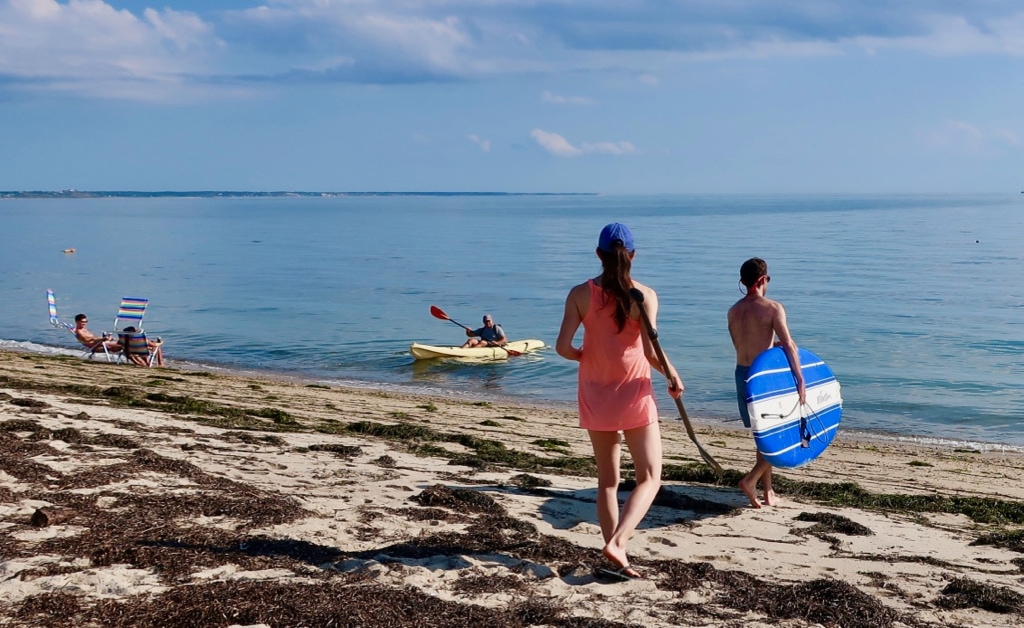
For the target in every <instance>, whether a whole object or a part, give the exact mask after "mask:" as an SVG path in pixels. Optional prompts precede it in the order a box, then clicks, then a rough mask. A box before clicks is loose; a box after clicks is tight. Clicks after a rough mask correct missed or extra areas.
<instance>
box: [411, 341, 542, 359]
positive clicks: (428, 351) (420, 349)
mask: <svg viewBox="0 0 1024 628" xmlns="http://www.w3.org/2000/svg"><path fill="white" fill-rule="evenodd" d="M543 347H544V341H543V340H514V341H512V342H509V343H507V344H506V345H505V347H467V348H465V349H464V348H462V347H438V346H434V345H424V344H420V343H418V342H414V343H412V346H411V347H409V353H411V354H412V357H414V358H416V359H417V360H429V359H431V358H483V359H491V360H504V359H505V358H507V357H509V351H506V348H507V349H510V350H511V351H512V352H513V353H529V352H531V351H536V350H537V349H541V348H543Z"/></svg>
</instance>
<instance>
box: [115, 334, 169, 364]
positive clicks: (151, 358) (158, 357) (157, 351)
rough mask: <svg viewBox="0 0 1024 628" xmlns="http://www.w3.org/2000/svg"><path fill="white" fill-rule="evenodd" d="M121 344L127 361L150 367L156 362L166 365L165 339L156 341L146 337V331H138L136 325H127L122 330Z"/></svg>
mask: <svg viewBox="0 0 1024 628" xmlns="http://www.w3.org/2000/svg"><path fill="white" fill-rule="evenodd" d="M121 346H122V347H123V350H124V359H125V361H126V362H131V363H132V364H134V365H135V366H144V367H147V368H149V367H151V366H153V363H154V362H156V365H157V366H163V365H164V351H163V340H161V339H160V338H157V339H156V341H155V342H154V341H151V340H149V339H148V338H146V332H143V331H138V330H137V329H135V328H134V327H125V328H124V331H123V332H121Z"/></svg>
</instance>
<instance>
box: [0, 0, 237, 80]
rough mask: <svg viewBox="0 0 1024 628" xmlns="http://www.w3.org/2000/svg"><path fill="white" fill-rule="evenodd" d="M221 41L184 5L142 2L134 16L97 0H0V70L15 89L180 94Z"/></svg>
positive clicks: (201, 69) (210, 28)
mask: <svg viewBox="0 0 1024 628" xmlns="http://www.w3.org/2000/svg"><path fill="white" fill-rule="evenodd" d="M222 45H223V43H222V42H221V41H219V40H218V39H217V37H216V36H215V34H214V32H213V29H212V27H211V26H210V25H209V24H207V23H205V22H203V21H202V20H200V19H199V18H198V17H196V16H195V15H194V14H191V13H187V12H180V11H174V10H171V9H164V10H163V11H156V10H153V9H146V10H145V11H144V13H143V17H142V19H140V18H138V17H136V16H135V15H133V14H132V13H131V12H129V11H126V10H116V9H114V8H113V7H112V6H110V5H109V4H106V3H104V2H101V1H100V0H70V1H69V2H68V3H66V4H61V3H58V2H56V1H54V0H3V1H0V77H3V78H5V79H7V81H8V82H9V83H10V84H13V85H18V86H20V87H21V88H22V89H44V88H50V89H55V90H60V91H72V92H81V93H86V94H89V95H93V96H99V97H110V98H137V99H161V98H163V97H165V96H167V95H168V94H169V93H172V92H174V93H177V94H178V96H179V97H181V96H182V95H184V94H183V92H184V90H185V87H183V85H184V84H186V83H188V82H189V81H190V78H189V77H190V76H194V75H196V74H202V73H203V72H204V71H207V70H209V66H208V65H207V64H206V60H207V58H208V55H209V54H210V53H211V51H216V50H218V49H219V48H221V47H222ZM196 87H198V86H196Z"/></svg>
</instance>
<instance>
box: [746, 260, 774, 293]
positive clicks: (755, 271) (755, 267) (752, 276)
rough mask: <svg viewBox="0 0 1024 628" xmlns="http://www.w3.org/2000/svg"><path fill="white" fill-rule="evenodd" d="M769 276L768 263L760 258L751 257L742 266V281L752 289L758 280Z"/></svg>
mask: <svg viewBox="0 0 1024 628" xmlns="http://www.w3.org/2000/svg"><path fill="white" fill-rule="evenodd" d="M767 274H768V262H766V261H764V260H763V259H761V258H760V257H751V258H750V259H748V260H747V261H745V262H743V265H742V266H740V281H741V282H743V285H744V286H746V287H748V288H750V287H751V286H753V285H754V284H755V283H757V280H758V279H760V278H761V277H764V276H765V275H767Z"/></svg>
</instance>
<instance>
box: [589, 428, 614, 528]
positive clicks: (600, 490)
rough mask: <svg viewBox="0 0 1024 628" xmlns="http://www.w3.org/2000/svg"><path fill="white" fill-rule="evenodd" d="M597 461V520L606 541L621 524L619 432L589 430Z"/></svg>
mask: <svg viewBox="0 0 1024 628" xmlns="http://www.w3.org/2000/svg"><path fill="white" fill-rule="evenodd" d="M588 433H589V434H590V444H591V446H592V447H593V448H594V461H595V462H596V463H597V520H598V522H599V523H600V524H601V535H602V536H603V537H604V542H605V543H608V540H609V539H611V538H612V534H613V533H614V532H615V528H616V527H618V525H619V459H620V457H621V455H622V445H621V439H620V437H619V433H618V432H596V431H588Z"/></svg>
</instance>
